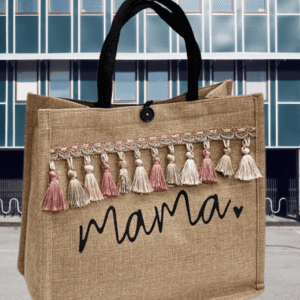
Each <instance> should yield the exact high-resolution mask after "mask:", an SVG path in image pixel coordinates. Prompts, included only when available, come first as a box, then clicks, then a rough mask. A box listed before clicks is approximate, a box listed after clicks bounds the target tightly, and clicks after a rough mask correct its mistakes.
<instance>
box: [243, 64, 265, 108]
mask: <svg viewBox="0 0 300 300" xmlns="http://www.w3.org/2000/svg"><path fill="white" fill-rule="evenodd" d="M261 61H265V60H261ZM247 62H251V59H249V60H247V61H246V63H244V70H243V76H244V80H243V81H244V84H243V88H244V94H245V95H247ZM265 62H266V99H264V103H269V102H270V101H269V96H270V91H269V80H270V77H269V70H270V62H269V60H266V61H265Z"/></svg>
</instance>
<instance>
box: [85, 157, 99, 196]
mask: <svg viewBox="0 0 300 300" xmlns="http://www.w3.org/2000/svg"><path fill="white" fill-rule="evenodd" d="M84 164H85V166H84V170H85V172H86V174H85V183H84V185H85V187H86V188H87V190H88V191H89V194H90V201H97V200H104V197H103V195H102V193H101V191H100V188H99V185H98V182H97V180H96V178H95V175H94V174H93V173H92V172H93V170H94V166H93V165H92V164H91V157H90V156H89V155H85V156H84Z"/></svg>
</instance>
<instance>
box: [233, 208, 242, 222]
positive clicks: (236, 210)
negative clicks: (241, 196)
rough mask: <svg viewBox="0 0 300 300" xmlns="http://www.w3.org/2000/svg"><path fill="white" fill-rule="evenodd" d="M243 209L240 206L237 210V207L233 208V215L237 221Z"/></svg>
mask: <svg viewBox="0 0 300 300" xmlns="http://www.w3.org/2000/svg"><path fill="white" fill-rule="evenodd" d="M243 208H244V207H243V206H241V207H240V208H238V207H236V206H235V207H234V208H233V210H234V213H235V215H236V218H237V219H238V218H239V217H240V215H241V213H242V210H243Z"/></svg>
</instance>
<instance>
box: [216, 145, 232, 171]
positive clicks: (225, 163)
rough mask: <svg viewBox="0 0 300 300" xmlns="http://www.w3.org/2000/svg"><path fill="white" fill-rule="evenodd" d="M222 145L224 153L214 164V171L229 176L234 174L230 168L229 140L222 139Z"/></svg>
mask: <svg viewBox="0 0 300 300" xmlns="http://www.w3.org/2000/svg"><path fill="white" fill-rule="evenodd" d="M223 145H224V149H223V152H224V155H223V156H222V157H221V159H220V160H219V161H218V163H217V166H216V171H217V172H219V173H222V174H223V175H224V176H229V177H230V176H231V175H233V174H234V171H233V169H232V164H231V158H230V156H229V155H230V154H231V149H230V140H223Z"/></svg>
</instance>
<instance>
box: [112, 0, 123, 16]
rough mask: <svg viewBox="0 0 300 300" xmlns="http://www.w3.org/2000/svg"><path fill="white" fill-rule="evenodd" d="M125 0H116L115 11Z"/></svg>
mask: <svg viewBox="0 0 300 300" xmlns="http://www.w3.org/2000/svg"><path fill="white" fill-rule="evenodd" d="M123 2H124V0H114V13H116V12H117V11H118V9H119V8H120V6H121V4H122V3H123Z"/></svg>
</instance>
